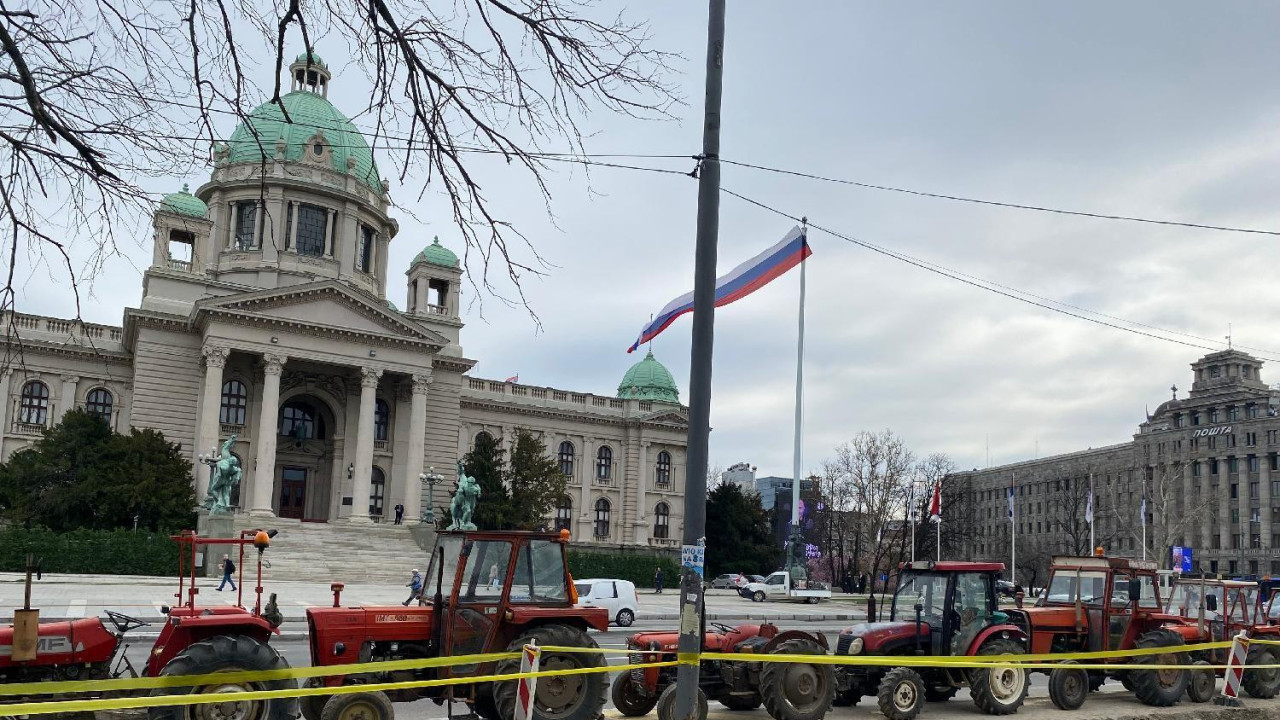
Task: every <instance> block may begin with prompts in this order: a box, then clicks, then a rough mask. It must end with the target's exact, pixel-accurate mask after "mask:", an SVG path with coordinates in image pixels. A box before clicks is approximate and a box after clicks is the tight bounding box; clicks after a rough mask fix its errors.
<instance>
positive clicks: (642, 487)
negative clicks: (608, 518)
mask: <svg viewBox="0 0 1280 720" xmlns="http://www.w3.org/2000/svg"><path fill="white" fill-rule="evenodd" d="M648 489H649V443H647V442H642V443H640V467H639V468H638V469H637V472H636V487H635V493H636V522H635V528H634V531H635V542H636V544H638V545H648V544H649V532H648V526H649V520H648V516H649V508H648V507H647V506H646V503H647V502H648V500H646V498H645V491H646V490H648Z"/></svg>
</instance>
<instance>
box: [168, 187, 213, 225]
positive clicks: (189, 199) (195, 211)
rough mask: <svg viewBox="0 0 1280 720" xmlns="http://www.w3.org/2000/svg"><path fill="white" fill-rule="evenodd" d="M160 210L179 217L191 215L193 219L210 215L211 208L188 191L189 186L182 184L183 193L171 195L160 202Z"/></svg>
mask: <svg viewBox="0 0 1280 720" xmlns="http://www.w3.org/2000/svg"><path fill="white" fill-rule="evenodd" d="M160 209H161V210H164V211H167V212H171V213H177V214H179V215H190V216H191V217H198V218H204V217H207V216H208V215H209V206H208V205H205V204H204V201H203V200H201V199H200V198H198V197H196V196H195V195H192V194H191V191H190V190H188V189H187V184H186V183H183V184H182V192H176V193H169V194H168V195H165V196H164V198H163V199H161V200H160Z"/></svg>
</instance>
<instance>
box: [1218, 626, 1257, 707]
mask: <svg viewBox="0 0 1280 720" xmlns="http://www.w3.org/2000/svg"><path fill="white" fill-rule="evenodd" d="M1248 655H1249V636H1248V635H1245V633H1244V631H1243V630H1241V631H1240V634H1238V635H1236V636H1235V637H1234V638H1232V639H1231V654H1230V655H1228V656H1227V674H1226V682H1224V683H1222V692H1221V693H1219V694H1218V696H1217V697H1215V698H1214V699H1213V704H1214V705H1220V706H1222V707H1241V703H1240V680H1241V678H1243V677H1244V664H1245V658H1246V657H1248Z"/></svg>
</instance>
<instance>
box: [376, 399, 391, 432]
mask: <svg viewBox="0 0 1280 720" xmlns="http://www.w3.org/2000/svg"><path fill="white" fill-rule="evenodd" d="M390 427H391V406H390V405H388V404H387V401H386V400H383V399H382V398H378V400H377V401H375V402H374V403H373V439H374V440H386V439H387V435H388V433H387V430H388V429H389V428H390Z"/></svg>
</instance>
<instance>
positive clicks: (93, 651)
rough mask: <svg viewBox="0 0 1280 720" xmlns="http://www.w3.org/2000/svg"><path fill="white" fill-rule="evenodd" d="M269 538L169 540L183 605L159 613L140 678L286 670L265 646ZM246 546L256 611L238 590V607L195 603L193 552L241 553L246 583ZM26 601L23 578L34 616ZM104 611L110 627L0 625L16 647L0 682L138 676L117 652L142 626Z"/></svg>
mask: <svg viewBox="0 0 1280 720" xmlns="http://www.w3.org/2000/svg"><path fill="white" fill-rule="evenodd" d="M274 534H275V533H274V532H273V533H270V534H268V533H265V532H261V531H244V532H241V533H240V537H237V538H225V539H222V538H202V537H197V535H196V534H195V533H194V532H190V531H185V532H183V533H182V534H181V535H178V536H175V537H174V540H176V541H178V544H179V547H180V553H179V565H178V567H179V578H178V592H177V593H176V594H175V596H174V597H176V598H177V599H178V601H179V603H180V604H179V605H177V606H175V607H173V608H172V609H169V608H165V609H164V611H165V612H166V613H167V615H168V619H167V620H166V621H165V623H164V627H163V628H162V629H161V631H160V635H159V637H157V638H156V641H155V645H154V646H153V647H152V649H151V653H150V654H149V655H148V659H147V665H146V667H145V668H143V671H142V674H143V675H146V676H150V677H158V676H168V675H202V674H205V673H214V672H227V671H237V670H243V671H254V670H279V669H286V668H288V667H289V665H288V663H287V662H285V660H284V658H282V657H280V655H279V653H277V652H276V650H275V648H273V647H271V645H270V644H269V641H270V639H271V636H272V634H279V632H280V631H279V629H278V627H279V625H280V620H281V618H280V613H279V610H278V609H277V608H276V606H275V596H274V595H272V596H271V601H270V602H268V603H267V605H266V607H265V608H264V607H263V606H262V552H263V551H264V550H266V549H267V547H268V546H269V545H270V543H271V540H270V538H271V536H272V535H274ZM247 546H254V547H256V548H257V549H258V576H257V580H258V582H257V585H256V587H254V588H253V590H254V593H255V597H256V599H255V601H254V606H253V609H252V610H250V609H247V608H245V607H244V606H243V599H244V597H243V590H239V591H237V592H238V593H239V594H238V595H237V604H236V605H235V606H225V605H217V606H209V607H206V606H200V605H198V604H197V596H198V595H199V593H200V588H199V586H198V584H197V580H196V570H197V567H198V562H197V551H198V548H204V549H205V551H206V552H214V551H216V550H220V549H221V548H227V549H229V550H232V551H235V550H237V549H238V551H239V552H238V558H239V560H240V562H239V563H238V564H237V567H238V568H239V572H240V576H241V579H243V574H244V572H243V562H244V555H245V548H246V547H247ZM238 587H239V586H238ZM30 597H31V591H30V575H28V585H27V606H28V610H27V612H28V613H34V612H37V611H31V610H30V609H29V607H30ZM106 614H107V618H108V620H110V622H111V624H112V626H113V629H110V630H109V629H107V627H106V625H105V624H103V622H102V620H100V619H98V618H86V619H83V620H72V621H64V622H51V623H41V624H36V623H30V624H27V623H26V622H23V621H20V622H19V623H18V624H17V625H15V626H9V627H7V628H0V645H3V646H9V647H11V648H14V649H15V651H14V652H11V653H8V654H4V655H0V682H28V681H32V680H89V679H105V678H111V677H119V676H121V675H128V676H130V677H136V676H137V675H138V673H137V671H136V670H135V669H134V668H133V666H132V665H130V664H129V662H128V660H127V659H126V658H125V657H124V654H123V652H122V650H123V648H124V647H125V645H124V643H123V639H124V636H125V633H127V632H128V631H130V630H133V629H135V628H138V627H142V626H144V625H146V624H147V623H145V622H142V621H141V620H137V619H135V618H131V617H129V616H127V615H121V614H120V613H115V612H111V611H107V613H106ZM25 615H26V613H23V612H22V611H19V614H18V615H15V618H22V617H24V616H25ZM26 648H33V649H34V652H33V653H31V654H30V656H29V659H28V656H24V655H23V653H22V652H21V650H22V649H26ZM117 658H118V659H117ZM113 666H114V667H113ZM292 687H295V684H294V682H293V681H292V680H276V681H271V682H264V683H238V682H236V683H221V684H218V685H214V686H204V687H197V688H191V687H169V688H162V689H157V690H153V691H152V694H153V695H186V694H190V693H211V692H247V691H252V690H283V689H288V688H292ZM297 711H298V703H297V700H296V698H284V699H274V700H262V701H245V702H233V703H218V704H215V705H190V706H169V707H156V708H150V709H149V711H148V712H149V715H150V717H151V718H152V720H237V719H241V718H245V719H247V718H254V720H292V718H294V717H296V715H297Z"/></svg>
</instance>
